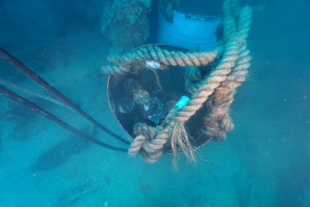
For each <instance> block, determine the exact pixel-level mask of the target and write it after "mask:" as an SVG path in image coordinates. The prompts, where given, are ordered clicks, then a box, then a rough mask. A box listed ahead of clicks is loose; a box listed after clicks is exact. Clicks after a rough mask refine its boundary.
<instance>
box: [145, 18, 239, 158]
mask: <svg viewBox="0 0 310 207" xmlns="http://www.w3.org/2000/svg"><path fill="white" fill-rule="evenodd" d="M226 23H227V24H233V25H235V21H229V22H226ZM228 26H229V28H236V27H232V26H231V25H228ZM231 33H234V31H233V30H232V31H231ZM236 45H237V43H236V40H234V39H229V40H228V41H227V42H226V45H225V51H224V55H223V58H222V60H221V61H220V64H219V65H218V66H217V67H216V68H215V69H214V70H213V72H211V74H210V75H209V76H208V77H207V78H205V79H204V81H203V85H202V86H201V87H200V88H199V90H198V91H197V92H196V93H195V94H193V95H192V98H191V101H190V102H189V103H188V104H187V106H185V107H183V108H182V109H181V110H180V111H179V112H177V114H176V115H175V117H174V118H173V119H172V120H171V122H170V123H169V125H168V126H166V127H165V128H164V129H163V130H162V131H161V132H159V134H157V135H156V137H155V138H154V139H152V140H147V141H145V142H144V144H145V145H144V146H146V147H145V151H146V152H148V153H149V154H152V153H154V152H155V151H161V150H162V147H163V145H164V144H165V143H166V142H167V141H168V139H169V137H170V134H171V132H172V130H173V129H174V127H175V126H176V125H177V123H179V124H184V123H185V122H186V121H187V120H188V119H189V118H190V117H191V116H192V115H194V114H195V113H196V111H197V110H199V109H200V108H201V107H202V105H203V103H204V102H205V101H206V100H207V98H208V97H209V96H210V95H211V94H212V93H213V92H214V90H215V89H216V88H217V87H218V86H219V85H220V84H221V83H222V82H223V81H224V80H225V79H226V76H227V75H228V74H229V73H230V72H231V69H232V68H233V67H234V66H235V61H236V60H237V58H238V57H237V56H236V55H235V54H236V51H235V50H236ZM152 161H156V160H154V159H153V158H152Z"/></svg>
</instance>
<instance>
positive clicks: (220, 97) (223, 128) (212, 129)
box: [202, 7, 252, 141]
mask: <svg viewBox="0 0 310 207" xmlns="http://www.w3.org/2000/svg"><path fill="white" fill-rule="evenodd" d="M238 20H239V21H238V26H237V27H238V39H237V42H238V47H239V50H238V59H237V63H236V67H235V68H233V70H232V73H230V74H229V75H228V76H227V78H226V80H225V81H224V82H222V83H221V86H220V87H218V88H217V89H216V90H215V91H214V93H213V94H212V97H211V99H209V100H208V102H207V103H206V105H207V106H208V107H209V110H210V113H209V114H208V115H207V116H206V117H205V119H204V123H205V129H204V130H202V131H203V132H204V133H205V134H206V135H207V136H209V137H214V139H215V140H218V141H222V140H224V139H225V138H226V132H228V131H230V130H232V129H233V123H232V121H231V118H230V116H229V114H228V109H229V106H230V104H231V103H232V102H233V96H234V94H235V92H236V90H235V89H236V88H237V87H238V86H239V85H240V84H241V83H242V82H243V81H244V80H245V76H246V75H247V74H248V68H249V67H250V63H249V61H250V60H251V57H250V56H249V53H250V51H249V50H248V49H247V48H246V44H245V43H246V37H247V34H248V31H249V28H250V23H251V21H252V15H251V9H250V7H245V8H242V9H241V10H240V12H239V19H238ZM240 40H242V41H240Z"/></svg>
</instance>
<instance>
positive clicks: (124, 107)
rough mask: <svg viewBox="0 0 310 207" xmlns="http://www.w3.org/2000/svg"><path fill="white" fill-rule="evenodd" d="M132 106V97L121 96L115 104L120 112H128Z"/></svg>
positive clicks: (133, 103) (133, 105)
mask: <svg viewBox="0 0 310 207" xmlns="http://www.w3.org/2000/svg"><path fill="white" fill-rule="evenodd" d="M134 107H135V102H134V100H133V99H132V98H129V97H123V98H121V99H120V100H119V101H118V104H117V105H116V109H117V111H119V112H120V113H122V114H127V113H130V112H131V111H132V110H133V108H134Z"/></svg>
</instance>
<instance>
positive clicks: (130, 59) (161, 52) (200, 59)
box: [101, 45, 218, 75]
mask: <svg viewBox="0 0 310 207" xmlns="http://www.w3.org/2000/svg"><path fill="white" fill-rule="evenodd" d="M217 54H218V50H214V51H211V52H194V53H190V52H187V53H184V52H182V51H168V50H166V49H161V48H160V47H159V46H157V45H156V46H153V45H147V46H143V47H140V48H137V49H135V50H134V51H132V52H128V53H125V54H122V55H117V54H116V55H110V56H108V61H109V62H110V63H111V64H113V66H110V65H108V66H103V67H101V73H103V74H105V75H125V74H126V73H128V72H130V68H132V67H134V66H136V64H139V63H140V64H145V61H147V60H155V61H157V62H159V63H161V64H163V65H166V66H169V65H172V66H177V65H179V66H182V67H184V66H186V65H188V66H201V65H208V64H209V63H212V62H213V61H214V59H215V57H216V56H217Z"/></svg>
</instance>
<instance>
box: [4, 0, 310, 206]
mask: <svg viewBox="0 0 310 207" xmlns="http://www.w3.org/2000/svg"><path fill="white" fill-rule="evenodd" d="M113 2H114V3H115V2H117V1H112V0H107V1H104V0H76V1H73V0H67V1H51V0H46V1H40V0H28V1H21V0H1V1H0V15H1V16H0V47H2V48H4V49H5V50H7V51H8V52H10V53H11V54H12V55H13V56H15V57H16V58H18V59H19V60H20V61H21V62H23V63H24V64H25V65H26V66H28V67H29V68H30V69H31V70H33V71H34V72H35V73H37V74H38V75H40V76H41V77H42V78H44V79H45V80H46V81H47V82H48V83H50V84H51V85H52V86H53V87H55V88H57V89H58V90H59V91H61V92H62V93H63V94H65V95H66V96H67V97H68V98H69V99H70V100H72V101H73V102H74V103H75V104H76V105H78V106H79V107H80V108H82V109H83V110H85V111H86V112H87V113H88V114H90V115H91V116H93V117H94V118H95V119H96V120H98V121H99V122H100V123H102V124H103V125H104V126H106V127H107V128H108V129H110V130H111V131H113V132H114V133H116V134H118V135H119V136H121V137H124V138H126V135H125V133H124V131H123V129H122V128H121V127H120V126H119V124H118V122H117V120H116V119H115V117H114V115H113V114H112V112H111V110H110V108H109V105H108V100H107V77H106V76H104V75H103V74H101V73H100V68H101V66H103V65H106V64H108V61H107V56H108V55H110V54H111V53H115V52H119V53H121V52H128V51H130V50H131V49H133V48H134V47H138V46H140V45H143V44H149V43H156V42H157V26H158V25H157V13H158V12H157V8H158V5H157V3H156V2H155V1H145V4H144V5H145V6H146V7H147V8H151V9H150V10H143V9H142V10H139V8H141V7H138V8H134V5H135V4H134V3H137V2H141V1H138V0H133V1H118V2H120V3H119V4H118V6H115V7H109V5H111V4H113ZM172 2H173V1H172ZM221 2H223V1H221ZM187 3H188V4H189V5H190V4H191V1H187ZM217 4H218V2H217ZM217 4H215V3H214V5H213V6H214V7H215V6H216V5H217ZM239 4H240V5H243V6H244V5H250V6H251V7H252V10H253V23H252V25H251V29H250V31H249V36H248V38H247V45H248V48H249V49H250V50H251V56H252V60H251V67H250V68H249V74H248V76H247V80H246V81H245V82H244V83H243V84H242V85H241V87H239V88H238V89H237V93H236V94H235V96H234V102H233V103H232V105H231V107H230V116H231V117H232V120H233V123H234V129H233V130H232V131H231V132H229V133H227V138H226V140H225V141H223V142H215V141H211V142H209V143H208V144H206V145H205V146H203V147H202V148H200V149H199V150H197V151H196V152H195V155H196V156H197V163H196V164H187V163H186V158H185V157H184V156H182V155H180V156H179V161H178V169H176V168H175V167H174V166H173V165H172V155H162V156H161V158H160V159H159V160H158V161H157V162H156V163H153V164H147V163H145V162H144V161H143V160H142V159H141V158H140V157H139V156H137V157H130V156H129V155H128V153H126V152H118V151H112V150H109V149H106V148H102V147H100V146H98V145H95V144H93V143H91V142H88V141H86V140H84V139H82V138H80V137H78V136H76V135H74V134H72V133H71V132H69V131H67V130H65V129H64V128H61V127H60V126H58V125H56V124H55V123H53V122H51V121H50V120H48V119H46V118H44V117H42V116H40V115H38V114H37V113H35V112H34V111H31V110H30V109H28V108H26V107H25V106H23V105H20V104H19V103H16V102H14V101H12V100H10V99H8V98H7V97H5V96H3V95H0V207H11V206H12V207H23V206H33V207H35V206H40V207H42V206H77V207H79V206H94V207H97V206H98V207H99V206H184V207H185V206H187V207H188V206H189V207H193V206H206V207H221V206H251V207H252V206H254V207H256V206H257V207H258V206H279V207H280V206H281V207H283V206H303V207H306V206H310V162H309V158H310V109H309V104H310V101H309V100H310V85H309V81H310V72H309V60H310V47H309V45H310V39H309V37H310V27H309V25H310V16H309V14H310V2H309V1H308V0H296V1H289V0H281V1H280V0H274V1H260V0H257V1H255V0H252V1H246V0H243V1H239ZM124 5H127V6H124ZM128 6H129V7H128ZM124 8H126V9H128V10H129V11H128V12H129V13H128V15H130V12H133V11H134V12H136V13H137V12H138V13H139V14H141V16H139V17H138V18H139V20H141V22H142V23H141V24H145V25H147V26H148V27H147V28H146V29H145V30H141V31H140V30H139V31H138V30H137V29H135V27H130V26H131V25H123V27H122V28H119V27H117V24H114V23H115V22H116V21H115V22H114V21H113V20H108V19H107V16H112V17H113V18H124V17H123V16H122V15H123V14H122V13H121V12H120V13H118V12H117V11H120V9H124ZM147 8H146V9H147ZM211 8H212V7H208V11H214V10H212V9H211ZM112 9H114V10H112ZM196 9H197V12H199V11H201V10H203V7H200V8H196ZM122 11H124V10H122ZM193 11H195V8H194V9H193ZM107 13H108V15H107ZM144 18H145V19H144ZM132 21H133V20H132ZM126 26H128V28H129V29H132V30H131V31H132V32H137V33H136V34H135V35H136V36H134V34H131V33H130V34H126V32H125V31H127V30H126V29H128V28H127V27H126ZM115 37H117V38H115ZM171 84H172V83H171ZM0 85H1V86H4V87H7V88H10V89H11V90H12V91H14V92H16V93H18V94H20V95H22V96H23V97H25V98H27V99H28V100H30V101H32V102H34V103H36V104H37V105H40V106H41V107H42V108H44V109H46V110H47V111H49V112H51V113H53V114H55V115H56V116H57V117H59V118H60V119H62V120H64V121H65V122H67V123H69V124H70V125H72V126H74V127H75V128H77V129H79V130H81V131H83V132H84V133H87V134H89V135H91V136H92V137H94V138H96V139H99V140H101V141H103V142H105V143H108V144H110V145H113V146H117V147H120V148H128V145H126V144H124V143H122V142H120V141H118V140H116V139H114V138H113V137H112V136H110V135H108V134H106V133H104V132H102V131H100V130H99V129H98V128H96V127H94V126H93V125H92V124H91V123H90V122H88V121H87V120H85V119H84V118H83V117H81V116H80V115H78V114H77V113H76V112H74V111H72V110H71V109H70V108H68V107H67V106H65V105H64V104H63V103H62V102H61V101H59V100H57V99H56V97H53V96H52V95H51V94H49V93H48V92H47V91H46V90H45V89H43V88H42V87H40V86H39V85H37V84H36V83H35V82H34V81H32V80H30V79H29V78H27V77H26V76H25V75H23V74H22V73H20V72H19V71H17V70H16V69H14V68H13V67H12V66H11V65H10V64H8V63H7V62H6V61H4V60H3V59H1V60H0Z"/></svg>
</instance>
